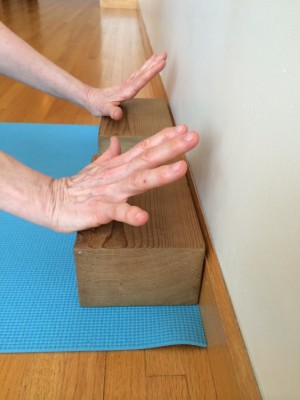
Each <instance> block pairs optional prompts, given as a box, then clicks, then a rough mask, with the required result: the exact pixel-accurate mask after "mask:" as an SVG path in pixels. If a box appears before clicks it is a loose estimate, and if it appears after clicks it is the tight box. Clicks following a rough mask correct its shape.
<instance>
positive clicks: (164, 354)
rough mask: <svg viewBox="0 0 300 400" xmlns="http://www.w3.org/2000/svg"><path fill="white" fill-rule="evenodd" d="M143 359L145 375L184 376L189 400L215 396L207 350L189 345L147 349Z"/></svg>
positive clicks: (212, 399) (214, 397) (211, 399)
mask: <svg viewBox="0 0 300 400" xmlns="http://www.w3.org/2000/svg"><path fill="white" fill-rule="evenodd" d="M145 360H146V376H147V377H153V376H185V377H186V380H187V388H188V392H189V398H190V400H197V399H208V400H214V399H216V398H217V397H216V391H215V385H214V381H213V379H212V373H211V370H210V365H209V362H208V358H207V350H205V349H201V348H197V349H195V348H193V347H191V346H174V347H167V348H164V349H149V350H145ZM220 398H221V397H220Z"/></svg>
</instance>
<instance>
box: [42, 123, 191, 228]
mask: <svg viewBox="0 0 300 400" xmlns="http://www.w3.org/2000/svg"><path fill="white" fill-rule="evenodd" d="M198 141H199V136H198V134H197V133H196V132H188V130H187V127H186V126H184V125H181V126H177V127H172V128H166V129H164V130H162V131H161V132H159V133H158V134H156V135H154V136H152V137H150V138H148V139H146V140H144V141H142V142H140V143H139V144H137V145H136V146H134V147H133V148H132V149H130V150H129V151H127V152H125V153H123V154H120V145H119V140H118V138H117V137H112V138H111V144H110V147H109V149H108V150H107V151H106V152H105V153H103V154H102V155H101V156H100V157H99V158H97V160H96V161H94V162H93V163H92V164H90V165H88V166H87V167H86V168H84V169H83V170H82V171H80V172H79V173H78V174H77V175H75V176H73V177H70V178H62V179H57V180H52V181H51V184H50V186H51V188H50V190H49V191H47V192H48V193H50V194H51V195H50V196H48V199H46V205H45V207H46V209H47V210H48V211H49V210H51V221H52V222H51V224H50V225H51V226H50V227H51V228H52V229H54V230H57V231H60V232H72V231H77V230H82V229H87V228H91V227H96V226H99V225H101V224H106V223H108V222H110V221H112V220H117V221H121V222H125V223H127V224H130V225H134V226H139V225H143V224H145V223H146V222H147V221H148V218H149V216H148V213H147V212H146V211H144V210H142V209H140V208H139V207H136V206H131V205H129V204H128V203H127V200H128V198H129V197H130V196H134V195H136V194H139V193H142V192H145V191H147V190H149V189H152V188H155V187H159V186H162V185H166V184H168V183H171V182H173V181H176V180H177V179H179V178H181V177H182V176H183V175H184V174H185V173H186V171H187V165H186V162H185V161H183V160H181V161H177V162H175V163H173V164H169V165H163V164H164V163H166V162H168V161H170V160H172V159H174V158H175V157H177V156H179V155H181V154H183V153H185V152H187V151H189V150H191V149H192V148H194V147H195V146H196V145H197V143H198Z"/></svg>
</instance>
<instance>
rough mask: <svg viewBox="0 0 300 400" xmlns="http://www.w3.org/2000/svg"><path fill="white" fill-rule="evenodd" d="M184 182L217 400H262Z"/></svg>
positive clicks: (218, 269)
mask: <svg viewBox="0 0 300 400" xmlns="http://www.w3.org/2000/svg"><path fill="white" fill-rule="evenodd" d="M137 6H138V7H137V13H138V18H139V22H140V29H141V35H142V39H143V44H144V49H145V54H146V56H147V57H149V56H150V55H151V54H152V53H153V50H152V47H151V43H150V40H149V37H148V34H147V30H146V27H145V24H144V21H143V17H142V14H141V10H140V8H139V3H138V4H137ZM157 85H158V88H159V91H160V93H162V94H163V97H164V98H165V100H168V98H167V94H166V92H165V89H164V85H163V83H162V81H161V79H160V82H159V83H157ZM170 111H171V110H170ZM171 114H172V112H171ZM187 178H188V183H189V187H190V190H191V194H192V197H193V201H194V205H195V209H196V212H197V215H198V219H199V222H200V226H201V229H202V234H203V236H204V241H205V246H206V255H205V265H204V274H203V279H202V286H201V291H200V299H199V304H200V307H201V314H202V318H203V324H204V329H205V334H206V338H207V342H208V348H207V353H208V358H209V363H210V367H211V371H212V375H213V379H214V383H215V388H216V392H217V397H218V398H220V399H222V400H227V399H228V400H258V399H261V395H260V392H259V389H258V386H257V382H256V378H255V375H254V372H253V368H252V365H251V362H250V359H249V356H248V353H247V350H246V347H245V344H244V340H243V337H242V334H241V331H240V328H239V325H238V322H237V319H236V316H235V312H234V309H233V306H232V303H231V299H230V296H229V293H228V290H227V287H226V284H225V281H224V278H223V276H222V272H221V267H220V264H219V261H218V258H217V255H216V252H215V249H214V246H213V243H212V240H211V236H210V234H209V231H208V228H207V224H206V222H205V217H204V214H203V210H202V207H201V202H200V199H199V196H198V193H197V190H196V187H195V184H194V181H193V178H192V175H191V172H190V169H189V170H188V174H187Z"/></svg>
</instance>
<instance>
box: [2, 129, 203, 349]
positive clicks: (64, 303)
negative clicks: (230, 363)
mask: <svg viewBox="0 0 300 400" xmlns="http://www.w3.org/2000/svg"><path fill="white" fill-rule="evenodd" d="M97 134H98V126H83V125H45V124H17V123H0V149H1V150H3V151H5V152H7V153H9V154H11V155H12V156H14V157H15V158H17V159H18V160H20V161H21V162H23V163H25V164H26V165H28V166H30V167H32V168H35V169H37V170H39V171H41V172H43V173H46V174H49V175H51V176H53V177H60V176H66V175H71V174H74V173H76V172H78V171H79V170H80V169H81V168H82V167H84V166H85V165H86V164H88V163H89V162H90V160H91V156H92V155H93V154H95V153H96V152H97ZM74 240H75V234H69V235H66V234H59V233H55V232H52V231H50V230H48V229H45V228H43V227H39V226H36V225H34V224H31V223H29V222H26V221H23V220H21V219H19V218H17V217H14V216H12V215H9V214H7V213H4V212H2V211H0V352H1V353H16V352H18V353H22V352H54V351H93V350H94V351H96V350H99V351H100V350H132V349H143V348H151V347H161V346H167V345H175V344H190V345H196V346H205V345H206V342H205V336H204V331H203V327H202V322H201V315H200V312H199V307H198V306H197V305H195V306H167V307H166V306H155V307H103V308H100V307H99V308H81V307H80V305H79V302H78V297H77V284H76V271H75V265H74V259H73V244H74Z"/></svg>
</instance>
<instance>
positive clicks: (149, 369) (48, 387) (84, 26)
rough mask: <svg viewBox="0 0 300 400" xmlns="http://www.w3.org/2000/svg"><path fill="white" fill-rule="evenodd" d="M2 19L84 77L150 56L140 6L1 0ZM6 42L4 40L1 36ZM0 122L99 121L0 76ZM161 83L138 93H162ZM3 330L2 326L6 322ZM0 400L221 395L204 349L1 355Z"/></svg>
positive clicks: (112, 75)
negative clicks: (138, 11)
mask: <svg viewBox="0 0 300 400" xmlns="http://www.w3.org/2000/svg"><path fill="white" fill-rule="evenodd" d="M0 20H2V21H3V22H4V23H5V24H7V25H8V26H9V27H10V28H11V29H12V30H14V31H15V32H16V33H17V34H19V35H20V36H21V37H23V38H24V39H25V40H26V41H28V42H29V43H30V44H31V45H32V46H34V47H35V48H36V49H37V50H39V51H40V52H42V53H43V54H44V55H46V56H47V57H49V58H50V59H52V60H53V61H54V62H55V63H57V64H59V65H60V66H62V67H63V68H65V69H66V70H68V71H70V72H71V73H72V74H74V75H76V76H77V77H78V78H80V79H81V80H83V81H85V82H87V83H90V84H92V85H99V86H107V85H111V84H114V83H118V82H120V81H121V80H122V79H124V78H126V77H127V76H128V75H129V74H130V72H131V71H132V70H134V69H135V68H136V67H137V66H139V65H141V64H142V63H143V61H144V60H145V48H144V46H143V41H142V35H141V31H140V26H139V20H138V18H137V14H136V11H134V10H126V11H125V10H108V9H102V10H100V8H99V0H85V1H82V0H39V1H38V0H0ZM0 39H1V38H0ZM0 93H1V98H0V121H14V122H44V123H77V124H98V123H99V120H97V119H96V118H94V117H92V116H90V115H89V114H87V113H86V112H85V111H84V110H82V109H80V108H78V107H76V106H75V105H72V104H68V103H66V102H64V101H62V100H57V99H54V98H51V97H49V96H47V95H44V94H42V93H39V92H37V91H34V90H32V89H30V88H27V87H25V86H23V85H21V84H19V83H17V82H14V81H11V80H10V79H7V78H5V77H0ZM163 95H164V92H163V90H162V89H161V87H160V84H159V82H158V80H154V82H152V83H151V84H150V85H148V87H146V88H145V89H143V90H142V91H141V92H140V94H139V97H162V96H163ZM0 329H1V327H0ZM0 399H11V400H16V399H21V400H24V399H30V400H35V399H37V400H41V399H46V400H48V399H57V400H61V399H87V400H90V399H105V400H108V399H112V400H116V399H122V400H126V399H128V400H134V399H137V400H143V399H148V400H152V399H153V400H154V399H155V400H160V399H178V400H185V399H190V400H192V399H197V400H198V399H208V400H213V399H216V391H215V387H214V382H213V379H212V374H211V370H210V366H209V362H208V358H207V352H206V350H204V349H199V348H193V347H188V346H174V347H168V348H162V349H150V350H145V351H130V352H129V351H124V352H120V351H116V352H91V353H50V354H20V355H19V354H17V355H13V354H9V355H5V354H1V355H0Z"/></svg>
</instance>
